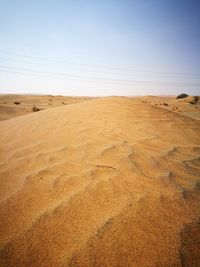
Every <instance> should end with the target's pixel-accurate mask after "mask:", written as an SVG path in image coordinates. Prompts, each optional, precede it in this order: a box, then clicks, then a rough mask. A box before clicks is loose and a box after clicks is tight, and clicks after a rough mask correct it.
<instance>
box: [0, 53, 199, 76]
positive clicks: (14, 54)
mask: <svg viewBox="0 0 200 267" xmlns="http://www.w3.org/2000/svg"><path fill="white" fill-rule="evenodd" d="M0 53H1V54H7V55H11V56H16V57H24V58H30V59H36V60H40V61H46V62H54V63H60V64H71V65H74V66H82V67H85V68H96V69H104V70H107V71H110V70H115V71H121V72H137V73H152V74H164V75H178V76H187V77H189V76H200V74H194V73H193V74H192V73H179V72H160V71H150V70H135V69H132V68H120V67H110V66H105V65H94V64H90V65H89V64H85V63H78V62H73V61H70V60H58V59H52V58H46V57H39V56H29V55H21V54H17V53H13V52H9V51H5V50H0Z"/></svg>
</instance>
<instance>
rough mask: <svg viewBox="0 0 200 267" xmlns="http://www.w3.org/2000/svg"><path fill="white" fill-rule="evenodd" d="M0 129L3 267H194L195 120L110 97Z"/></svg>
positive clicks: (199, 247)
mask: <svg viewBox="0 0 200 267" xmlns="http://www.w3.org/2000/svg"><path fill="white" fill-rule="evenodd" d="M0 130H1V138H0V159H1V162H0V177H1V180H0V218H1V220H0V266H45V267H46V266H81V267H82V266H131V267H134V266H137V267H146V266H166V267H167V266H200V235H199V233H200V122H199V121H198V120H194V119H192V118H189V117H185V116H183V115H181V114H179V113H177V112H172V111H171V110H167V109H163V108H160V107H157V106H156V105H150V104H149V103H144V101H141V99H134V98H133V99H130V98H125V97H107V98H99V99H93V100H90V101H82V102H80V103H76V104H74V105H63V106H61V107H56V108H53V109H46V110H42V111H40V112H35V113H31V114H28V115H24V116H19V117H17V118H13V119H9V120H4V121H2V122H0Z"/></svg>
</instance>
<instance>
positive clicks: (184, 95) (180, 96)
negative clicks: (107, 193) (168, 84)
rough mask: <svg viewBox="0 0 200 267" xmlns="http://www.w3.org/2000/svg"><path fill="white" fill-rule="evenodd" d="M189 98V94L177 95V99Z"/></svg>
mask: <svg viewBox="0 0 200 267" xmlns="http://www.w3.org/2000/svg"><path fill="white" fill-rule="evenodd" d="M186 97H188V95H187V94H180V95H177V97H176V99H179V98H186Z"/></svg>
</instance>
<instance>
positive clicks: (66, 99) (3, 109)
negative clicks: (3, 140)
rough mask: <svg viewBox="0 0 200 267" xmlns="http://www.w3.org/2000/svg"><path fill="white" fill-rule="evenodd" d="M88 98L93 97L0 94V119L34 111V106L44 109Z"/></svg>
mask: <svg viewBox="0 0 200 267" xmlns="http://www.w3.org/2000/svg"><path fill="white" fill-rule="evenodd" d="M88 99H91V98H90V97H70V96H53V95H11V94H10V95H9V94H8V95H0V121H2V120H7V119H11V118H15V117H18V116H21V115H26V114H29V113H32V112H33V107H37V108H39V109H40V110H44V109H47V108H53V107H58V106H63V105H69V104H74V103H78V102H82V101H84V100H88Z"/></svg>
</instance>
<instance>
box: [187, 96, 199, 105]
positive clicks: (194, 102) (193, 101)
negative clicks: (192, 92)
mask: <svg viewBox="0 0 200 267" xmlns="http://www.w3.org/2000/svg"><path fill="white" fill-rule="evenodd" d="M198 100H199V97H198V96H194V97H193V100H192V101H190V102H189V103H190V104H192V105H196V103H197V102H198Z"/></svg>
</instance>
